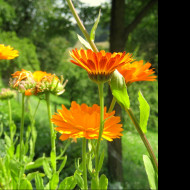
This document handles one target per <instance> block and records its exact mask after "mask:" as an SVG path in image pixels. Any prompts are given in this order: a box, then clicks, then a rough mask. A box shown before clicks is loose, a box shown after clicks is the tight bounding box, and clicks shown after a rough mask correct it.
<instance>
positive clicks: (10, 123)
mask: <svg viewBox="0 0 190 190" xmlns="http://www.w3.org/2000/svg"><path fill="white" fill-rule="evenodd" d="M8 108H9V128H10V136H11V142H13V127H12V109H11V100H10V99H8Z"/></svg>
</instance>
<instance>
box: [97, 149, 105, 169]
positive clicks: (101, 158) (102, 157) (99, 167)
mask: <svg viewBox="0 0 190 190" xmlns="http://www.w3.org/2000/svg"><path fill="white" fill-rule="evenodd" d="M103 162H104V151H103V152H102V153H101V155H100V160H99V163H98V171H100V170H101V168H102V165H103Z"/></svg>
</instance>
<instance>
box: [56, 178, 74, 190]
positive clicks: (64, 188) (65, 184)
mask: <svg viewBox="0 0 190 190" xmlns="http://www.w3.org/2000/svg"><path fill="white" fill-rule="evenodd" d="M76 184H77V183H76V181H75V178H74V176H70V177H66V178H65V179H64V180H63V181H62V182H61V183H60V185H59V188H58V190H71V189H74V187H75V186H76Z"/></svg>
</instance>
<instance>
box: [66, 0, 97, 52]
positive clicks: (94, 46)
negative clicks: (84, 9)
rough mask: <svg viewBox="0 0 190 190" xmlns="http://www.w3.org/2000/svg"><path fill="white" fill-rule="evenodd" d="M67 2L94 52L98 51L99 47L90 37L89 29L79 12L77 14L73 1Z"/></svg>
mask: <svg viewBox="0 0 190 190" xmlns="http://www.w3.org/2000/svg"><path fill="white" fill-rule="evenodd" d="M67 3H68V5H69V8H70V10H71V12H72V14H73V16H74V17H75V20H76V22H77V24H78V26H79V28H80V30H81V31H82V33H83V34H84V36H85V38H86V40H87V41H88V43H89V44H90V46H91V47H92V49H93V51H94V52H98V49H97V47H96V45H95V43H94V42H93V41H92V40H91V39H90V36H89V34H88V32H87V30H86V29H85V27H84V25H83V23H82V21H81V20H80V18H79V16H78V14H77V12H76V10H75V7H74V5H73V3H72V1H71V0H67Z"/></svg>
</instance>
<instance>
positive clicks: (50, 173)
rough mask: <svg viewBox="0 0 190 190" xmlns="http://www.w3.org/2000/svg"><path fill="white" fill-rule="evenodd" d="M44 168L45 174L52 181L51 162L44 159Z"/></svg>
mask: <svg viewBox="0 0 190 190" xmlns="http://www.w3.org/2000/svg"><path fill="white" fill-rule="evenodd" d="M43 168H44V172H45V174H46V175H47V177H48V178H49V179H51V178H52V170H51V168H50V165H49V162H48V160H47V159H46V158H44V159H43Z"/></svg>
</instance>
